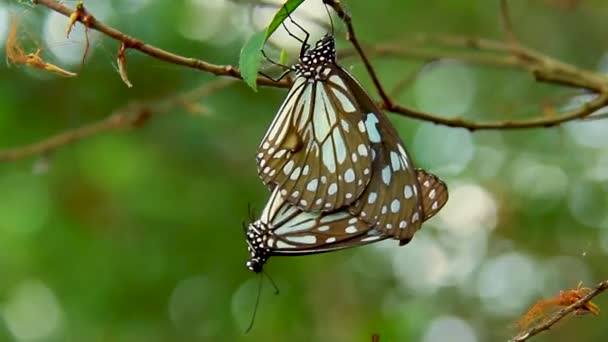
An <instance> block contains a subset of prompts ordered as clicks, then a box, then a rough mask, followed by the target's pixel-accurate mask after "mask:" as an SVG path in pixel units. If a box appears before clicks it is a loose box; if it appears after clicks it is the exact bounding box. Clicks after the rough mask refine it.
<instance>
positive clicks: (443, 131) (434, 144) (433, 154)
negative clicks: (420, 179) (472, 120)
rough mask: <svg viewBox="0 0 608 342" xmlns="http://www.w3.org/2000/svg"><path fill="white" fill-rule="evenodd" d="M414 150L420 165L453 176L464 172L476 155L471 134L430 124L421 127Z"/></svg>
mask: <svg viewBox="0 0 608 342" xmlns="http://www.w3.org/2000/svg"><path fill="white" fill-rule="evenodd" d="M413 149H414V156H416V162H417V163H418V165H421V166H424V167H425V168H432V169H433V170H434V171H435V172H437V173H438V174H451V175H456V174H460V173H461V172H463V171H464V169H465V168H466V166H467V165H468V164H469V162H470V161H471V159H473V156H474V153H475V146H474V145H473V139H472V138H471V132H469V131H467V130H465V129H457V128H451V127H446V126H437V125H435V124H429V123H423V124H421V125H420V126H419V128H418V130H417V131H416V134H415V136H414V144H413Z"/></svg>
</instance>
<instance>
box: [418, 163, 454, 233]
mask: <svg viewBox="0 0 608 342" xmlns="http://www.w3.org/2000/svg"><path fill="white" fill-rule="evenodd" d="M416 175H417V178H418V184H419V185H420V189H421V190H422V191H421V192H422V195H421V198H422V211H423V212H424V218H423V220H424V221H426V220H428V219H430V218H431V217H433V216H435V214H437V212H438V211H439V210H441V208H443V206H444V205H445V204H446V202H447V201H448V188H447V186H446V185H445V183H444V182H443V181H442V180H441V179H439V178H437V176H435V175H434V174H432V173H429V172H426V171H424V170H421V169H417V170H416Z"/></svg>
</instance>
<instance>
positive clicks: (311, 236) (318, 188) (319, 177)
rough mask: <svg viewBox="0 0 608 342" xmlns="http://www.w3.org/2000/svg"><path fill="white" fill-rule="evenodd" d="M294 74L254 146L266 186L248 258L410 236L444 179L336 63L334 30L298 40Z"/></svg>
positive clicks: (443, 197)
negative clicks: (415, 159)
mask: <svg viewBox="0 0 608 342" xmlns="http://www.w3.org/2000/svg"><path fill="white" fill-rule="evenodd" d="M291 69H292V71H294V72H295V74H296V78H295V80H294V84H293V86H292V87H291V89H290V91H289V93H288V95H287V98H286V99H285V101H284V102H283V105H282V106H281V108H280V109H279V112H278V113H277V115H276V117H275V119H274V120H273V122H272V124H271V125H270V128H269V129H268V131H267V132H266V135H265V136H264V138H263V140H262V143H261V144H260V147H259V149H258V155H257V158H256V159H257V163H258V172H259V175H260V177H261V179H262V181H263V182H264V183H265V184H266V185H267V186H268V187H269V188H270V189H271V190H272V194H271V196H270V199H269V201H268V203H267V204H266V207H265V208H264V211H263V213H262V216H261V218H260V219H258V220H256V221H255V222H252V223H250V224H249V226H248V228H247V231H246V235H247V244H248V250H249V253H250V258H249V260H248V261H247V263H246V266H247V268H249V269H250V270H251V271H254V272H261V270H262V267H263V265H264V263H265V262H266V261H267V259H268V258H269V257H270V256H272V255H304V254H313V253H322V252H328V251H333V250H338V249H343V248H348V247H354V246H360V245H364V244H367V243H371V242H375V241H380V240H384V239H387V238H390V237H392V238H395V239H398V240H399V241H400V245H404V244H406V243H407V242H409V241H410V240H411V238H412V236H413V235H414V233H415V232H416V231H417V230H418V229H419V228H420V226H421V224H422V222H423V221H425V220H427V219H429V218H430V217H432V216H433V215H435V214H436V213H437V212H438V211H439V210H440V209H441V208H442V207H443V205H444V204H445V203H446V201H447V198H448V192H447V188H446V185H445V183H443V182H442V181H441V180H439V179H438V178H437V177H435V176H434V175H432V174H430V173H427V172H425V171H423V170H417V169H415V168H414V167H413V165H412V162H411V160H410V158H409V156H408V155H407V152H406V151H405V148H404V146H403V143H402V141H401V139H400V138H399V135H398V133H397V131H396V130H395V128H394V127H393V126H392V124H391V123H390V121H389V120H388V118H387V117H386V116H385V115H384V114H383V113H382V112H381V111H380V109H379V108H378V107H377V106H376V105H375V104H374V102H373V100H372V99H371V98H370V96H369V95H368V94H367V93H366V92H365V90H364V89H363V88H362V87H361V85H360V84H359V83H358V82H357V81H356V80H355V79H354V78H353V77H352V76H351V75H350V74H349V73H348V72H346V71H345V70H344V69H342V68H341V67H340V66H339V65H338V64H337V63H336V51H335V42H334V38H333V37H332V36H331V35H326V36H325V37H324V38H323V39H321V40H320V41H318V42H317V44H316V45H315V46H314V47H313V48H308V46H307V45H306V43H304V47H303V51H302V53H301V56H300V61H299V63H298V64H296V65H294V66H293V67H292V68H291Z"/></svg>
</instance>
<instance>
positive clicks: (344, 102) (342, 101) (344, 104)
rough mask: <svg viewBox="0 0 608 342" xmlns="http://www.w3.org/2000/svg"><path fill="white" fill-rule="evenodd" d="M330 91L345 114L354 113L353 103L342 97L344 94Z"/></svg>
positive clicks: (335, 90) (334, 90)
mask: <svg viewBox="0 0 608 342" xmlns="http://www.w3.org/2000/svg"><path fill="white" fill-rule="evenodd" d="M331 90H332V91H333V93H334V95H336V98H337V99H338V101H340V104H341V105H342V109H343V110H344V111H345V112H347V113H351V112H354V111H355V106H354V105H353V103H352V102H351V101H350V100H349V99H348V97H346V96H344V94H342V92H341V91H339V90H337V89H335V88H333V87H332V88H331Z"/></svg>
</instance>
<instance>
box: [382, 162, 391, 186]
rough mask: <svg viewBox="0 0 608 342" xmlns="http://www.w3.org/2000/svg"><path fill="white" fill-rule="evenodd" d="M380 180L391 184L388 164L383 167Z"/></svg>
mask: <svg viewBox="0 0 608 342" xmlns="http://www.w3.org/2000/svg"><path fill="white" fill-rule="evenodd" d="M382 181H383V182H384V184H386V185H389V184H391V168H390V167H389V166H385V167H384V169H382Z"/></svg>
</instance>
